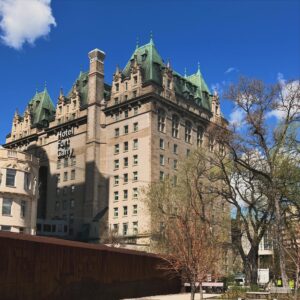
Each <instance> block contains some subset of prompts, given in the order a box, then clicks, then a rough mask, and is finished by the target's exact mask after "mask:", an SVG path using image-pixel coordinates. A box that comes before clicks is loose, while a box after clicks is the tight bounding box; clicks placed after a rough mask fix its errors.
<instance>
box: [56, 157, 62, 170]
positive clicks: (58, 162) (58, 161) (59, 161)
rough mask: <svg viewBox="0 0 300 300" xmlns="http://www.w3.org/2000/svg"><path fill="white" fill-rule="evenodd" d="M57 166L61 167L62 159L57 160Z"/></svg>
mask: <svg viewBox="0 0 300 300" xmlns="http://www.w3.org/2000/svg"><path fill="white" fill-rule="evenodd" d="M56 168H57V169H60V168H61V160H60V159H58V160H57V165H56Z"/></svg>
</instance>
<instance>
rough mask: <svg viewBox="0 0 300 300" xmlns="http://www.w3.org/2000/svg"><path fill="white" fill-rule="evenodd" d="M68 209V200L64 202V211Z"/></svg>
mask: <svg viewBox="0 0 300 300" xmlns="http://www.w3.org/2000/svg"><path fill="white" fill-rule="evenodd" d="M66 209H67V200H64V201H63V210H66Z"/></svg>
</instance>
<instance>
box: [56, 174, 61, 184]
mask: <svg viewBox="0 0 300 300" xmlns="http://www.w3.org/2000/svg"><path fill="white" fill-rule="evenodd" d="M56 183H60V174H56Z"/></svg>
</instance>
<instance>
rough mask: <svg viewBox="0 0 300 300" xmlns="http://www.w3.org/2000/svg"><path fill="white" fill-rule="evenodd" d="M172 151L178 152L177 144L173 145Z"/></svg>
mask: <svg viewBox="0 0 300 300" xmlns="http://www.w3.org/2000/svg"><path fill="white" fill-rule="evenodd" d="M173 153H174V154H178V145H177V144H174V145H173Z"/></svg>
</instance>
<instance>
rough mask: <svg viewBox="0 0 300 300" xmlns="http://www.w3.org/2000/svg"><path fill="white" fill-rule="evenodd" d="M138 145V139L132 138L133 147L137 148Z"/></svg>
mask: <svg viewBox="0 0 300 300" xmlns="http://www.w3.org/2000/svg"><path fill="white" fill-rule="evenodd" d="M138 146H139V141H138V139H134V140H133V149H134V150H136V149H137V148H138Z"/></svg>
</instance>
